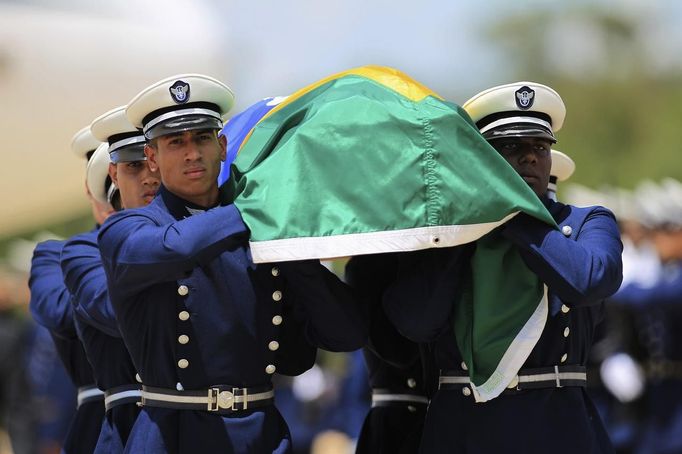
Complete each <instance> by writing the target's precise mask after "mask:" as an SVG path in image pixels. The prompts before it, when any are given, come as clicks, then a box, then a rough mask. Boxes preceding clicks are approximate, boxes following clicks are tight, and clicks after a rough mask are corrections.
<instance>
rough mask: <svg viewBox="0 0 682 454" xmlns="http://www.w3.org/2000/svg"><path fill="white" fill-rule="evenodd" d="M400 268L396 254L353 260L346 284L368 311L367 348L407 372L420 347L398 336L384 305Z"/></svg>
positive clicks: (347, 269)
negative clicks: (387, 291) (385, 293)
mask: <svg viewBox="0 0 682 454" xmlns="http://www.w3.org/2000/svg"><path fill="white" fill-rule="evenodd" d="M397 265H398V263H397V255H396V254H373V255H362V256H357V257H353V258H351V259H350V260H349V261H348V263H347V264H346V281H347V282H348V285H350V286H351V287H353V288H354V289H355V290H356V292H357V293H358V296H359V297H360V298H362V299H363V300H364V301H366V304H367V306H368V309H369V318H370V326H369V342H368V343H367V348H368V349H369V350H370V351H371V352H372V353H373V354H374V355H375V356H376V357H379V358H381V359H382V360H383V361H385V362H387V363H389V364H390V365H391V366H393V367H397V368H405V367H408V366H410V365H412V364H413V363H414V362H415V360H416V359H417V358H418V357H419V347H418V346H417V344H415V343H414V342H412V341H410V340H408V339H407V338H405V337H404V336H402V335H401V334H400V333H399V332H398V330H397V329H396V328H395V327H394V326H393V324H392V323H391V321H390V320H389V319H388V317H387V316H386V313H385V312H384V308H383V305H382V300H383V295H384V292H385V291H386V288H388V286H390V285H391V284H392V283H393V281H395V279H396V273H397Z"/></svg>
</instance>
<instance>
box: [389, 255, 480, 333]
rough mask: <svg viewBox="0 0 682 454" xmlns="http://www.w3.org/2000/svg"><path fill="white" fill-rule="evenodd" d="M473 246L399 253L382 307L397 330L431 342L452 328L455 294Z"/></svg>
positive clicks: (466, 269) (467, 267) (465, 270)
mask: <svg viewBox="0 0 682 454" xmlns="http://www.w3.org/2000/svg"><path fill="white" fill-rule="evenodd" d="M472 251H473V245H471V244H469V245H464V246H458V247H452V248H444V249H427V250H424V251H415V252H403V253H400V254H398V272H397V276H396V279H395V281H394V282H393V283H392V284H391V285H390V286H389V287H388V288H387V289H386V291H385V292H384V296H383V306H384V311H385V312H386V315H387V316H388V318H389V319H390V320H391V322H392V323H393V325H394V326H395V327H396V328H397V329H398V331H399V332H400V333H401V334H402V335H403V336H405V337H407V338H408V339H410V340H412V341H415V342H431V341H433V340H435V339H436V338H438V337H439V336H440V335H441V334H442V333H443V332H444V331H445V330H447V329H448V328H449V327H450V326H451V320H452V318H451V316H452V311H453V309H454V304H455V301H456V295H457V292H458V291H459V288H460V285H461V283H462V282H463V281H462V276H463V273H465V272H468V269H469V262H470V258H471V253H472Z"/></svg>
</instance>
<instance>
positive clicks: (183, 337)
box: [178, 334, 189, 345]
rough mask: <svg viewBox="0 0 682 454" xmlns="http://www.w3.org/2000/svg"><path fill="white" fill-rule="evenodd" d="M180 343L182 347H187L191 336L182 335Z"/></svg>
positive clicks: (179, 338) (179, 339)
mask: <svg viewBox="0 0 682 454" xmlns="http://www.w3.org/2000/svg"><path fill="white" fill-rule="evenodd" d="M178 342H179V343H181V344H182V345H185V344H186V343H187V342H189V336H188V335H187V334H181V335H180V336H179V337H178Z"/></svg>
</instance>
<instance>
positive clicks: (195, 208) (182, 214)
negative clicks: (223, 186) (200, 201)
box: [159, 185, 217, 221]
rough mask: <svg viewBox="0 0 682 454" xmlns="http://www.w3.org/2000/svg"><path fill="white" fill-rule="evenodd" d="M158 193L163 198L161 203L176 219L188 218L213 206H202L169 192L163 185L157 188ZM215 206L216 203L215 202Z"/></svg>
mask: <svg viewBox="0 0 682 454" xmlns="http://www.w3.org/2000/svg"><path fill="white" fill-rule="evenodd" d="M159 194H161V197H162V198H163V203H164V204H165V205H166V207H167V208H168V211H169V212H170V214H171V215H173V217H174V218H175V219H177V220H178V221H179V220H181V219H185V218H188V217H190V216H192V215H195V214H199V213H203V212H204V211H206V210H208V209H210V208H213V207H208V208H206V207H202V206H199V205H197V204H195V203H192V202H190V201H188V200H185V199H183V198H182V197H180V196H178V195H176V194H173V193H172V192H170V191H169V190H168V189H166V187H165V186H164V185H161V187H160V188H159ZM216 206H217V204H216Z"/></svg>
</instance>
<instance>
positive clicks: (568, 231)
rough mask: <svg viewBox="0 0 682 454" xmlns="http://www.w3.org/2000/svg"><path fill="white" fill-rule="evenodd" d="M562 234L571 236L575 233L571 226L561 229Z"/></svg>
mask: <svg viewBox="0 0 682 454" xmlns="http://www.w3.org/2000/svg"><path fill="white" fill-rule="evenodd" d="M561 233H563V234H564V236H571V233H573V228H572V227H571V226H570V225H565V226H563V227H561Z"/></svg>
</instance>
